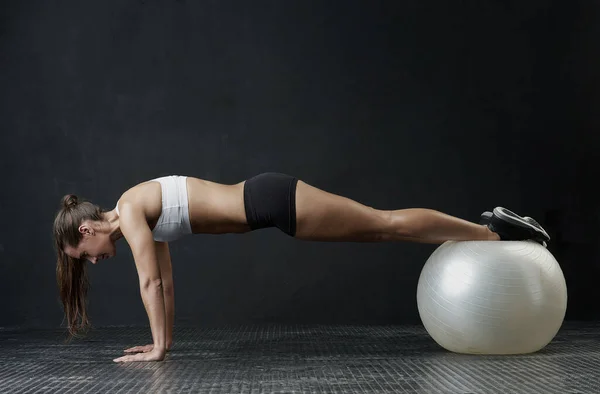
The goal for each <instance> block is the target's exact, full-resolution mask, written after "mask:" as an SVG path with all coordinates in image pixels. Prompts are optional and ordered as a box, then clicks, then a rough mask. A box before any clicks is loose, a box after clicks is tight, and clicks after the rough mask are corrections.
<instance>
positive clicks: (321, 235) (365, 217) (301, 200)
mask: <svg viewBox="0 0 600 394" xmlns="http://www.w3.org/2000/svg"><path fill="white" fill-rule="evenodd" d="M295 237H296V238H298V239H304V240H313V241H354V242H377V241H412V242H422V243H434V244H439V243H443V242H445V241H448V240H455V241H468V240H499V239H500V238H499V236H498V235H497V234H496V233H494V232H492V231H491V230H490V229H489V228H488V227H486V226H482V225H479V224H475V223H471V222H468V221H466V220H462V219H459V218H456V217H453V216H450V215H446V214H444V213H441V212H438V211H434V210H431V209H421V208H413V209H400V210H396V211H383V210H378V209H374V208H371V207H367V206H365V205H363V204H360V203H358V202H356V201H354V200H351V199H349V198H346V197H342V196H338V195H335V194H332V193H328V192H326V191H323V190H320V189H317V188H316V187H313V186H310V185H308V184H307V183H305V182H302V181H298V185H297V188H296V234H295Z"/></svg>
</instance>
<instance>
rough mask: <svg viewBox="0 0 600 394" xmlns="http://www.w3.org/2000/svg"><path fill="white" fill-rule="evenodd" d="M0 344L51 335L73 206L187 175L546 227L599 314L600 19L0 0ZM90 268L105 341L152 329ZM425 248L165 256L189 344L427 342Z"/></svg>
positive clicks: (403, 6)
mask: <svg viewBox="0 0 600 394" xmlns="http://www.w3.org/2000/svg"><path fill="white" fill-rule="evenodd" d="M1 4H2V6H1V7H2V9H1V10H0V67H1V73H0V122H1V123H0V128H1V130H0V133H1V137H0V146H1V152H0V153H1V155H0V164H1V168H2V187H1V195H0V198H1V200H0V217H1V218H2V219H1V226H0V262H1V265H0V278H1V279H2V285H1V286H0V299H1V300H2V301H1V304H0V305H1V308H2V309H1V310H2V313H0V326H36V327H37V326H44V327H57V326H58V325H59V324H61V321H62V312H61V309H60V307H59V303H58V293H57V287H56V283H55V257H54V252H53V249H52V237H51V227H52V221H53V219H54V214H55V212H56V211H57V209H58V208H59V203H60V199H61V197H62V196H63V195H64V194H66V193H76V194H79V195H80V196H82V197H84V198H88V199H91V200H92V201H94V202H95V203H97V204H99V205H101V206H103V207H106V208H111V209H112V208H113V207H114V204H115V202H116V200H117V198H118V197H119V196H120V194H121V193H122V192H123V191H124V190H126V189H127V188H129V187H131V186H133V185H134V184H136V183H138V182H141V181H145V180H148V179H151V178H155V177H158V176H162V175H169V174H180V175H189V176H195V177H200V178H206V179H210V180H213V181H217V182H224V183H234V182H239V181H241V180H243V179H246V178H248V177H251V176H253V175H256V174H258V173H260V172H263V171H279V172H286V173H290V174H294V175H296V176H298V177H299V178H301V179H303V180H305V181H306V182H308V183H311V184H313V185H315V186H317V187H320V188H323V189H325V190H328V191H331V192H334V193H338V194H343V195H345V196H348V197H350V198H353V199H356V200H358V201H360V202H362V203H365V204H368V205H371V206H374V207H378V208H386V209H399V208H405V207H417V206H418V207H428V208H434V209H438V210H442V211H444V212H447V213H449V214H452V215H457V216H460V217H462V218H465V219H469V220H478V217H479V214H480V213H481V212H482V211H484V210H489V209H491V208H493V207H494V206H496V205H503V206H506V207H508V208H510V209H512V210H515V211H517V212H519V213H522V214H527V215H530V216H533V217H535V218H536V219H538V220H539V221H540V222H541V223H542V224H543V225H545V226H546V227H547V229H548V230H549V232H550V233H551V235H552V237H553V240H552V242H551V244H550V245H549V249H550V250H551V251H552V252H553V253H554V255H555V256H556V257H557V259H558V260H559V262H560V264H561V267H562V269H563V271H564V273H565V277H566V279H567V285H568V288H569V306H568V312H567V319H571V320H574V319H581V320H590V319H597V318H598V317H600V310H599V308H598V307H597V306H596V301H597V300H598V299H599V297H600V286H598V285H597V282H598V278H599V274H600V261H599V260H600V254H599V248H598V236H599V231H598V224H599V222H600V215H599V212H600V211H599V209H598V208H599V203H598V197H597V194H596V193H594V192H593V190H592V189H595V188H596V182H597V180H598V179H599V177H598V175H599V172H600V171H599V165H598V153H597V150H598V148H599V147H600V143H599V142H600V141H599V137H598V126H599V117H598V111H597V107H598V104H599V103H600V102H599V98H600V79H599V70H600V47H599V46H598V40H597V39H598V37H600V27H599V26H600V25H599V24H598V18H597V16H598V12H599V11H600V9H599V6H598V5H596V4H593V2H584V1H579V2H577V1H572V2H558V1H554V2H553V1H528V2H520V1H509V2H498V1H489V0H485V1H477V2H446V1H440V0H428V1H424V0H413V1H402V2H398V1H355V0H353V1H346V2H321V1H306V0H302V1H285V2H283V1H252V2H249V1H229V2H222V1H202V2H195V1H159V0H147V1H139V0H135V1H133V0H118V1H117V0H112V1H102V2H80V1H53V2H48V1H29V0H27V1H25V0H19V1H3V2H2V3H1ZM118 248H119V251H120V254H119V256H117V258H115V259H111V260H108V261H103V262H101V263H100V264H98V265H97V266H92V265H91V264H90V279H91V282H92V289H91V293H90V313H91V317H92V322H93V323H94V324H96V325H112V324H142V325H143V324H147V317H146V314H145V311H144V308H143V304H142V302H141V299H140V296H139V288H138V282H137V274H136V271H135V266H134V263H133V260H132V258H131V255H130V252H129V249H128V248H127V245H126V243H125V242H124V241H120V242H119V244H118ZM433 250H434V246H432V245H419V244H408V243H405V244H350V243H340V244H320V243H311V242H302V241H297V240H294V239H292V238H289V237H287V236H286V235H284V234H283V233H280V232H279V231H278V230H275V229H268V230H262V231H259V232H254V233H250V234H245V235H221V236H206V235H196V236H192V237H187V238H184V239H182V240H180V241H177V242H175V243H172V244H171V251H172V258H173V266H174V278H175V284H176V296H175V297H176V324H202V325H204V324H206V325H220V324H241V323H262V322H285V323H364V324H378V323H381V324H386V323H418V322H419V317H418V313H417V307H416V286H417V281H418V276H419V273H420V269H421V267H422V265H423V263H424V262H425V260H426V259H427V257H428V256H429V254H430V253H431V252H432V251H433Z"/></svg>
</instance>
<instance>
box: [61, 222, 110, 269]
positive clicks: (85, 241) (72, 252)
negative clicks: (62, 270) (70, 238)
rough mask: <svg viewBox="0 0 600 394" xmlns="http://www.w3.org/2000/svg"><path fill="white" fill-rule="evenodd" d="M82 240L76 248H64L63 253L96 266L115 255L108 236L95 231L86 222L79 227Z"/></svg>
mask: <svg viewBox="0 0 600 394" xmlns="http://www.w3.org/2000/svg"><path fill="white" fill-rule="evenodd" d="M79 232H80V233H82V234H83V238H82V239H81V241H80V242H79V245H77V247H72V246H66V247H65V250H64V252H65V253H66V254H67V255H69V256H71V257H73V258H76V259H86V260H89V261H90V262H92V263H93V264H96V263H97V262H98V260H104V259H107V258H109V257H113V256H115V255H116V254H117V249H116V247H115V244H114V242H113V241H111V239H110V234H107V233H104V232H101V231H97V230H95V229H94V228H93V226H91V225H90V224H89V223H88V222H86V223H84V224H82V225H81V226H79Z"/></svg>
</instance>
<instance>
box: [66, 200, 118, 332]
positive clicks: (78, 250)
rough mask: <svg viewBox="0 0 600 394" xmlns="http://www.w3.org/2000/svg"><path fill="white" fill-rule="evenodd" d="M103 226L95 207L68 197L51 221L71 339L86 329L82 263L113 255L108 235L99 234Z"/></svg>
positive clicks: (101, 232) (85, 276)
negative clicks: (52, 221)
mask: <svg viewBox="0 0 600 394" xmlns="http://www.w3.org/2000/svg"><path fill="white" fill-rule="evenodd" d="M103 222H104V218H103V211H102V209H100V207H99V206H97V205H94V204H92V203H90V202H88V201H82V202H80V201H79V200H78V198H77V196H75V195H72V194H69V195H66V196H64V197H63V199H62V207H61V209H60V210H59V211H58V213H57V214H56V217H55V219H54V242H55V248H56V253H57V262H56V280H57V282H58V289H59V293H60V298H61V300H62V303H63V307H64V310H65V315H66V318H67V323H68V328H69V333H70V334H71V335H76V334H77V333H78V332H79V331H83V330H86V329H87V328H89V320H88V316H87V310H86V296H87V291H88V287H89V282H88V278H87V271H86V260H89V261H91V262H92V263H94V264H95V263H96V262H97V261H98V260H102V259H104V258H107V257H111V256H114V255H115V253H116V252H115V245H114V242H113V241H111V239H110V234H109V232H107V231H103V229H104V228H106V226H105V225H104V223H103Z"/></svg>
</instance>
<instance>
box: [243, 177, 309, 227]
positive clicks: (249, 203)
mask: <svg viewBox="0 0 600 394" xmlns="http://www.w3.org/2000/svg"><path fill="white" fill-rule="evenodd" d="M297 184H298V178H295V177H293V176H290V175H285V174H279V173H274V172H266V173H263V174H260V175H257V176H255V177H253V178H250V179H248V180H247V181H246V183H245V184H244V207H245V209H246V220H247V221H248V225H249V226H250V228H251V229H252V230H258V229H261V228H267V227H277V228H279V229H280V230H281V231H283V232H284V233H286V234H288V235H291V236H292V237H293V236H294V235H295V234H296V185H297Z"/></svg>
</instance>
